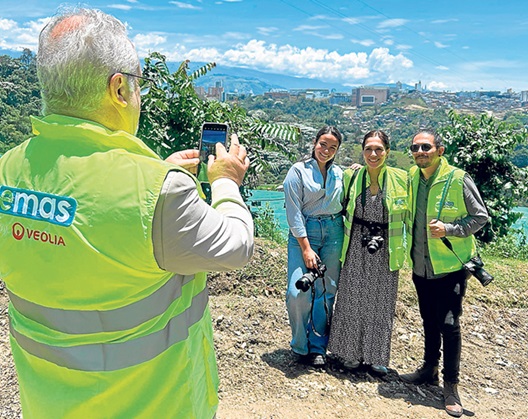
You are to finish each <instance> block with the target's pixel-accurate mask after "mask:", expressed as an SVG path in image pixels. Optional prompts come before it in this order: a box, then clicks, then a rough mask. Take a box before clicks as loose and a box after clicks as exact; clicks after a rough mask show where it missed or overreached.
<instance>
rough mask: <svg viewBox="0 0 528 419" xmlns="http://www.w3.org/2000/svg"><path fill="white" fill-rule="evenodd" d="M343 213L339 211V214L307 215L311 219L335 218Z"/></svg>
mask: <svg viewBox="0 0 528 419" xmlns="http://www.w3.org/2000/svg"><path fill="white" fill-rule="evenodd" d="M342 216H343V215H342V214H341V213H340V212H338V213H337V214H323V215H310V216H308V217H307V219H309V220H335V219H336V218H338V217H342Z"/></svg>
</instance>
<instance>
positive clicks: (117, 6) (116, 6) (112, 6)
mask: <svg viewBox="0 0 528 419" xmlns="http://www.w3.org/2000/svg"><path fill="white" fill-rule="evenodd" d="M106 7H108V8H109V9H117V10H131V9H132V6H130V5H128V4H109V5H108V6H106Z"/></svg>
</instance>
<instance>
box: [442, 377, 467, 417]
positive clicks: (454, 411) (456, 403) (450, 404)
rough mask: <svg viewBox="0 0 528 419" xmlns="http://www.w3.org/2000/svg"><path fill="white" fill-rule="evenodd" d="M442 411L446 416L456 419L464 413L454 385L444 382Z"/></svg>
mask: <svg viewBox="0 0 528 419" xmlns="http://www.w3.org/2000/svg"><path fill="white" fill-rule="evenodd" d="M444 409H445V411H446V412H447V413H448V414H450V415H451V416H454V417H456V418H459V417H460V416H462V414H463V413H464V409H463V408H462V403H461V402H460V396H459V395H458V389H457V384H456V383H449V382H447V381H444Z"/></svg>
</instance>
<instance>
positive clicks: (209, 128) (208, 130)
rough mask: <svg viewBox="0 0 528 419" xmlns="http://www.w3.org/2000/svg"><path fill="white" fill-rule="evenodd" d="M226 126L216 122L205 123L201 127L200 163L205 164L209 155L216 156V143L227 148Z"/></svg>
mask: <svg viewBox="0 0 528 419" xmlns="http://www.w3.org/2000/svg"><path fill="white" fill-rule="evenodd" d="M227 131H228V126H227V124H220V123H216V122H205V123H204V124H203V125H202V134H201V136H200V145H199V147H198V150H200V161H201V162H205V163H207V156H209V154H213V155H214V154H216V143H221V144H223V145H224V146H227Z"/></svg>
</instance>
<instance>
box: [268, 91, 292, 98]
mask: <svg viewBox="0 0 528 419" xmlns="http://www.w3.org/2000/svg"><path fill="white" fill-rule="evenodd" d="M264 97H266V98H270V99H288V98H289V97H290V92H288V91H287V90H270V91H269V92H265V93H264Z"/></svg>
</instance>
